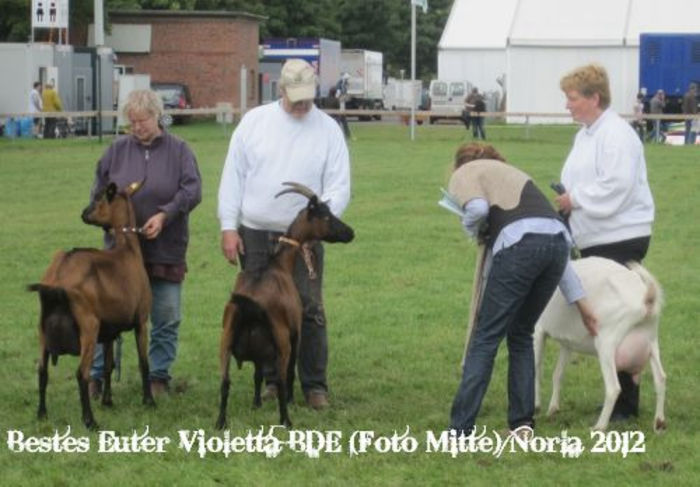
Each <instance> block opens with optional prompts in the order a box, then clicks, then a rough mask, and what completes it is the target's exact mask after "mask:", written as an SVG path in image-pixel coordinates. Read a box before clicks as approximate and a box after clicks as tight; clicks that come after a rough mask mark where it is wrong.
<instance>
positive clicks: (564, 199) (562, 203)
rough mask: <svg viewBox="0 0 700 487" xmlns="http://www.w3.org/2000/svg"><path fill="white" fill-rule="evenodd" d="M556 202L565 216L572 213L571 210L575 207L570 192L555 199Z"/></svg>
mask: <svg viewBox="0 0 700 487" xmlns="http://www.w3.org/2000/svg"><path fill="white" fill-rule="evenodd" d="M554 201H555V202H556V204H557V206H558V207H559V210H560V211H562V212H563V213H564V214H565V215H568V214H569V213H571V208H572V207H573V205H572V203H571V196H570V195H569V193H568V191H567V192H566V193H563V194H561V195H559V196H557V197H556V198H554Z"/></svg>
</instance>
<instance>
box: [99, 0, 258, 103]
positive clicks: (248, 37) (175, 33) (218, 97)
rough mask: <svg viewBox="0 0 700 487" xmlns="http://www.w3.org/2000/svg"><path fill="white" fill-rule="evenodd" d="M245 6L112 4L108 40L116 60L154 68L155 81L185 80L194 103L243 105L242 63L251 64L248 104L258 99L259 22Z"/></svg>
mask: <svg viewBox="0 0 700 487" xmlns="http://www.w3.org/2000/svg"><path fill="white" fill-rule="evenodd" d="M264 19H265V18H264V17H261V16H258V15H253V14H248V13H244V12H201V11H177V10H130V11H125V10H112V11H110V12H109V20H110V23H111V34H110V33H108V34H107V35H106V37H105V44H106V45H108V46H110V47H112V48H113V49H114V51H115V53H116V55H117V60H116V63H115V64H119V65H125V66H127V68H129V67H130V68H133V73H134V74H150V76H151V81H152V82H177V83H185V84H187V86H188V87H189V89H190V93H191V95H192V105H193V107H195V108H200V107H213V106H215V105H216V103H217V102H229V103H233V105H234V106H235V107H238V106H240V101H239V97H240V79H241V76H240V73H241V66H245V67H246V68H247V70H248V75H247V85H248V86H247V106H248V107H251V106H255V105H257V104H258V74H259V69H258V42H259V33H258V32H259V24H260V22H261V21H262V20H264Z"/></svg>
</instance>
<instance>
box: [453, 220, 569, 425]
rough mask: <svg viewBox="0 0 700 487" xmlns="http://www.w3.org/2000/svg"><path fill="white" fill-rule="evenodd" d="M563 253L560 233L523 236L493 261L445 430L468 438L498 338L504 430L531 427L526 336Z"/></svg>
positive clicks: (531, 368) (531, 370)
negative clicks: (504, 364) (503, 355)
mask: <svg viewBox="0 0 700 487" xmlns="http://www.w3.org/2000/svg"><path fill="white" fill-rule="evenodd" d="M568 252H569V250H568V245H567V243H566V240H565V239H564V236H563V235H562V234H561V233H560V234H557V235H546V234H526V235H525V236H524V237H523V238H522V240H520V242H518V243H516V244H515V245H513V246H511V247H508V248H506V249H503V250H501V251H499V252H498V253H496V255H495V256H494V257H493V263H492V266H491V271H490V273H489V276H488V280H487V282H486V288H485V289H484V294H483V298H482V302H481V306H480V308H479V312H478V318H477V320H476V326H475V328H474V332H473V334H472V337H471V341H470V342H469V347H468V349H467V355H466V358H465V361H464V367H463V370H462V381H461V383H460V385H459V389H458V390H457V394H456V396H455V398H454V402H453V404H452V412H451V415H450V428H451V429H455V430H457V432H458V433H464V434H469V433H470V432H471V430H472V428H473V427H474V424H475V420H476V416H477V414H478V413H479V409H480V408H481V402H482V400H483V398H484V395H485V394H486V389H487V388H488V385H489V382H490V380H491V373H492V371H493V361H494V358H495V357H496V352H497V351H498V346H499V344H500V342H501V340H502V339H503V337H504V336H505V337H506V342H507V344H508V425H509V426H510V428H511V429H515V428H517V427H519V426H523V425H529V426H534V418H533V416H534V412H535V411H534V410H535V358H534V351H533V347H532V332H533V330H534V328H535V323H536V322H537V320H538V318H539V317H540V315H541V314H542V311H543V310H544V308H545V306H546V305H547V303H548V302H549V299H550V298H551V297H552V294H553V293H554V291H555V290H556V288H557V285H558V284H559V281H560V279H561V276H562V273H563V272H564V267H565V266H566V262H567V260H568ZM475 285H476V283H475Z"/></svg>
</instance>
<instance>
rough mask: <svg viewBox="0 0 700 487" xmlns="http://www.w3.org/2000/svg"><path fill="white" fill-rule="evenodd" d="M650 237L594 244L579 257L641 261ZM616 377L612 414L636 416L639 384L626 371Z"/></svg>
mask: <svg viewBox="0 0 700 487" xmlns="http://www.w3.org/2000/svg"><path fill="white" fill-rule="evenodd" d="M650 242H651V237H640V238H633V239H630V240H623V241H621V242H615V243H612V244H606V245H596V246H594V247H588V248H585V249H581V257H593V256H596V257H605V258H606V259H610V260H614V261H615V262H617V263H618V264H622V265H625V264H626V263H627V262H630V261H635V262H642V259H644V257H645V256H646V255H647V250H649V243H650ZM617 379H618V380H619V381H620V387H621V388H622V390H621V391H620V395H619V396H618V398H617V402H615V407H614V408H613V414H616V415H618V416H623V417H627V416H638V415H639V384H635V383H634V381H633V380H632V376H631V375H630V374H628V373H627V372H618V373H617Z"/></svg>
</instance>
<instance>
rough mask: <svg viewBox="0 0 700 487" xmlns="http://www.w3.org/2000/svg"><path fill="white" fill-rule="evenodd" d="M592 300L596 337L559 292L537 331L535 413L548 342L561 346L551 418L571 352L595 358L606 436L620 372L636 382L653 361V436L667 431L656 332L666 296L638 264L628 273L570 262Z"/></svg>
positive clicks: (604, 262) (595, 261) (596, 260)
mask: <svg viewBox="0 0 700 487" xmlns="http://www.w3.org/2000/svg"><path fill="white" fill-rule="evenodd" d="M572 265H573V266H574V270H575V271H576V273H577V274H578V276H579V277H580V278H581V282H582V284H583V287H584V289H585V290H586V293H587V296H588V300H589V302H590V304H591V306H592V308H593V311H594V312H595V314H596V316H597V318H598V336H596V337H592V336H591V335H590V334H589V333H588V331H587V330H586V328H585V327H584V326H583V323H582V321H581V317H580V315H579V312H578V311H577V309H576V307H575V306H571V305H568V304H567V302H566V300H565V299H564V297H563V296H562V294H561V292H560V291H558V290H557V292H556V293H554V296H552V299H551V300H550V301H549V303H548V304H547V307H546V308H545V310H544V312H543V313H542V316H541V317H540V319H539V321H538V322H537V324H536V325H535V332H534V348H535V407H536V408H539V406H540V382H541V378H542V357H543V355H544V344H545V340H546V338H547V337H551V338H553V339H555V340H556V341H557V342H559V344H560V350H559V359H558V361H557V365H556V368H555V370H554V375H553V377H552V398H551V400H550V402H549V409H548V411H547V415H548V416H550V415H552V414H554V413H556V412H557V411H558V410H559V393H560V390H561V381H562V377H563V375H564V367H565V366H566V363H567V361H568V359H569V357H570V356H571V352H572V351H574V352H579V353H585V354H589V355H597V356H598V360H599V361H600V368H601V371H602V373H603V381H604V382H605V402H604V404H603V410H602V411H601V413H600V417H599V418H598V422H597V423H596V424H595V426H594V427H593V429H594V430H600V431H604V430H605V429H606V428H607V426H608V423H609V421H610V414H611V413H612V409H613V406H614V405H615V401H616V400H617V396H618V395H619V394H620V383H619V381H618V379H617V371H625V372H627V373H629V374H631V375H632V376H633V378H634V379H635V382H638V380H639V376H640V374H641V372H642V370H643V369H644V365H645V364H646V363H647V361H649V359H651V371H652V374H653V376H654V388H655V390H656V414H655V415H654V425H653V428H654V431H655V432H659V431H660V430H663V429H665V428H666V420H665V419H664V399H665V396H666V374H665V373H664V370H663V367H662V366H661V356H660V355H659V341H658V327H659V316H660V313H661V306H662V299H663V297H662V291H661V287H660V286H659V283H658V282H657V281H656V279H655V278H654V277H653V276H652V275H651V274H650V273H649V272H648V271H647V270H646V269H644V267H642V266H641V265H639V264H636V263H630V264H629V268H627V267H625V266H622V265H620V264H618V263H616V262H614V261H612V260H609V259H603V258H600V257H588V258H585V259H579V260H575V261H572Z"/></svg>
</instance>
